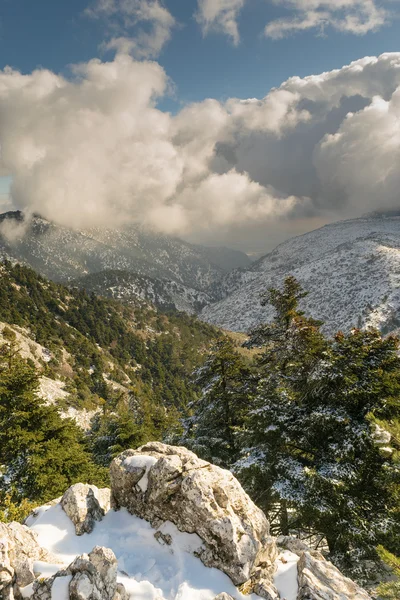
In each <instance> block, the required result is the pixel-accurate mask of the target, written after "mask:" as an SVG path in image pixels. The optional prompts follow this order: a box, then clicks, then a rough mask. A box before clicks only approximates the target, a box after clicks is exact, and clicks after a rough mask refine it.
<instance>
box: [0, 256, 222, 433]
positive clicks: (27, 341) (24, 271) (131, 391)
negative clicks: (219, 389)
mask: <svg viewBox="0 0 400 600" xmlns="http://www.w3.org/2000/svg"><path fill="white" fill-rule="evenodd" d="M216 335H217V331H216V330H215V329H214V328H212V327H210V326H209V325H207V324H206V323H203V322H201V321H198V320H197V319H196V318H194V317H190V316H188V315H185V314H180V313H179V314H169V315H165V314H162V313H159V312H158V311H157V310H155V309H154V308H153V307H151V306H149V305H146V304H145V303H144V302H137V303H136V305H131V306H127V305H123V304H121V303H120V302H115V301H113V300H110V299H106V298H98V297H96V296H95V295H93V294H91V295H88V294H87V293H86V292H85V291H84V290H80V289H77V288H68V287H65V286H63V285H61V284H57V283H53V282H50V281H48V280H47V279H44V278H43V277H41V276H40V275H38V274H37V273H35V272H34V271H33V270H32V269H30V268H28V267H25V266H21V265H19V264H16V265H14V266H13V265H11V263H9V262H5V263H3V264H2V265H1V266H0V350H1V352H3V350H4V348H5V347H9V348H10V351H11V354H13V353H14V352H15V351H19V354H20V355H21V356H22V357H23V358H24V359H25V360H28V362H29V363H30V364H31V365H32V366H34V367H35V368H36V369H37V370H38V373H39V375H40V388H39V393H40V395H41V396H42V397H43V398H44V399H45V400H46V401H47V402H48V403H49V404H56V405H57V406H58V407H59V408H60V410H61V411H62V413H63V414H65V415H66V416H72V417H74V418H76V420H78V422H79V423H80V424H81V425H82V426H83V427H84V428H88V426H89V420H90V416H93V414H94V412H96V411H99V410H100V409H102V410H104V409H105V408H109V409H112V410H116V409H117V407H118V406H126V405H129V406H130V405H131V404H132V403H133V405H134V410H135V413H139V412H140V410H142V409H143V410H147V408H146V407H148V406H150V407H151V410H155V409H157V407H159V408H160V410H161V411H162V414H163V415H164V417H167V416H168V412H169V411H171V413H174V412H176V410H177V409H178V407H179V408H182V407H184V406H186V404H187V403H188V402H189V401H191V400H193V397H194V396H193V394H194V390H193V386H192V384H191V382H190V378H191V373H192V371H193V370H194V369H195V368H196V367H198V366H199V364H201V362H202V360H203V358H202V357H203V354H204V352H205V349H207V347H208V345H209V343H210V342H211V341H212V340H213V339H214V338H215V337H216ZM132 410H133V409H132Z"/></svg>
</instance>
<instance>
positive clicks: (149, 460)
mask: <svg viewBox="0 0 400 600" xmlns="http://www.w3.org/2000/svg"><path fill="white" fill-rule="evenodd" d="M156 462H157V459H156V458H154V456H147V455H146V454H142V455H140V456H129V457H128V458H125V460H124V466H125V467H134V468H139V469H144V468H145V469H146V470H145V472H144V475H143V477H142V478H141V479H140V481H138V483H137V485H138V486H139V487H140V489H141V490H142V492H146V491H147V486H148V485H149V470H150V468H151V467H152V466H153V465H154V464H155V463H156Z"/></svg>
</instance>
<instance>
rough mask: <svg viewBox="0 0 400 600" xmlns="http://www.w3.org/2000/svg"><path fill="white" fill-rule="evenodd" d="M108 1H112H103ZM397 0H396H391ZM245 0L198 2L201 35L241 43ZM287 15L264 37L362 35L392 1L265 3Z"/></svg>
mask: <svg viewBox="0 0 400 600" xmlns="http://www.w3.org/2000/svg"><path fill="white" fill-rule="evenodd" d="M103 1H104V2H109V1H111V0H103ZM394 1H396V0H394ZM246 2H247V0H198V10H197V15H196V16H197V21H198V22H199V23H200V25H201V27H202V29H203V32H204V34H207V33H209V31H217V32H220V33H223V34H226V35H228V36H229V37H230V38H231V39H232V41H233V43H234V44H235V45H237V44H238V43H239V41H240V35H239V25H238V19H239V16H240V12H241V10H242V9H243V7H244V5H245V3H246ZM266 2H269V3H270V4H275V5H278V6H280V7H282V8H283V9H286V10H287V11H288V12H289V16H284V17H282V18H279V19H274V20H272V21H270V22H269V23H267V25H266V26H265V30H264V31H265V35H267V36H268V37H271V38H274V39H280V38H283V37H285V36H287V35H290V34H292V33H295V32H299V31H306V30H310V29H316V30H317V31H319V32H320V33H324V31H325V30H326V29H327V28H328V27H332V28H334V29H336V30H337V31H342V32H346V33H352V34H355V35H364V34H366V33H368V32H370V31H375V30H377V29H379V28H380V27H382V26H383V25H385V24H386V23H388V21H389V20H390V17H391V11H390V9H389V7H390V4H391V3H392V2H393V0H266Z"/></svg>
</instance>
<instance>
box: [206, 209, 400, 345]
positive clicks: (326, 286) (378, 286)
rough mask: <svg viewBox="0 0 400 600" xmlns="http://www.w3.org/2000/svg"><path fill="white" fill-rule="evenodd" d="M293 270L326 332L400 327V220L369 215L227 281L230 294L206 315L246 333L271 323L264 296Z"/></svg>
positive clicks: (285, 246)
mask: <svg viewBox="0 0 400 600" xmlns="http://www.w3.org/2000/svg"><path fill="white" fill-rule="evenodd" d="M287 275H294V276H295V277H296V279H298V281H300V283H301V284H302V286H303V287H304V289H305V290H307V291H308V292H309V295H308V296H307V298H305V299H304V300H303V301H302V309H303V310H305V312H306V313H307V314H309V315H311V316H313V317H315V318H319V319H322V320H323V321H324V322H325V325H324V331H325V332H326V333H329V334H333V333H334V332H336V331H338V330H339V329H343V330H348V329H350V328H351V327H353V326H362V327H366V326H369V325H373V326H376V327H378V328H379V329H380V330H381V331H382V332H384V333H386V332H388V331H392V330H395V329H397V328H398V327H399V324H400V218H399V217H396V216H393V217H385V216H377V215H371V216H370V217H365V218H361V219H353V220H348V221H341V222H338V223H334V224H332V225H326V226H325V227H322V228H321V229H317V230H315V231H311V232H310V233H307V234H305V235H302V236H299V237H296V238H293V239H290V240H288V241H286V242H284V243H282V244H280V245H279V246H278V247H277V248H276V249H275V250H273V251H272V252H270V253H269V254H267V255H266V256H264V257H262V258H261V259H260V260H258V261H257V262H256V263H254V265H252V266H251V267H250V268H249V269H241V270H237V271H234V272H233V273H231V274H228V275H227V276H226V277H225V278H223V279H222V282H221V284H220V285H221V288H222V291H223V293H225V295H226V296H227V297H226V298H225V299H223V300H221V301H219V302H217V303H215V304H213V305H211V306H207V307H206V308H205V309H204V310H203V311H202V315H201V316H202V318H203V319H204V320H205V321H207V322H210V323H214V324H215V325H218V326H220V327H223V328H225V329H232V330H235V331H247V330H248V329H249V328H250V327H252V326H253V325H255V324H256V323H259V322H261V321H263V320H270V319H271V317H272V309H271V307H269V306H265V307H261V306H260V295H261V293H262V292H264V291H265V290H266V289H267V288H269V287H275V286H280V285H281V283H282V281H283V279H284V278H285V277H286V276H287Z"/></svg>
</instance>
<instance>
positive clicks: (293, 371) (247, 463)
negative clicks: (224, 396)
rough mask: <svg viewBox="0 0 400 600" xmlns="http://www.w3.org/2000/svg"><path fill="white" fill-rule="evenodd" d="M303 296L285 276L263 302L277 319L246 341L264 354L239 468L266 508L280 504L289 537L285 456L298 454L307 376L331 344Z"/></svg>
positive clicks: (281, 523)
mask: <svg viewBox="0 0 400 600" xmlns="http://www.w3.org/2000/svg"><path fill="white" fill-rule="evenodd" d="M305 295H306V293H305V292H304V291H303V290H302V289H301V286H300V284H299V283H298V282H297V281H296V279H295V278H294V277H288V278H286V279H285V282H284V286H283V289H282V290H278V289H270V290H269V291H268V292H267V293H266V294H264V296H263V298H262V304H267V303H268V302H269V303H270V304H272V306H273V307H274V309H275V318H274V320H273V321H272V322H271V323H264V324H261V325H259V326H257V327H255V328H254V329H253V330H252V331H250V334H249V341H248V343H247V345H248V346H250V347H258V348H261V349H262V352H261V354H260V355H259V357H258V360H257V363H258V374H259V375H258V377H259V381H258V388H257V392H256V394H255V396H254V400H253V403H252V407H251V410H250V412H249V414H248V418H247V424H246V430H245V434H244V436H243V437H244V440H243V442H244V446H245V450H244V453H243V458H242V460H241V461H240V462H239V463H238V465H237V469H238V473H239V474H240V477H241V479H242V480H243V481H244V483H245V485H246V487H247V488H248V490H249V491H250V492H251V493H252V496H253V498H254V499H255V500H256V501H257V502H258V503H259V504H260V505H261V506H262V507H263V508H264V509H265V510H266V511H267V512H271V511H272V509H275V507H276V504H277V502H278V503H279V504H280V518H279V521H280V532H281V533H283V534H285V535H287V534H288V533H289V520H288V503H290V502H291V501H292V500H293V498H292V497H291V495H288V494H286V493H283V490H281V489H279V488H280V486H281V483H280V471H281V463H282V458H283V457H284V458H285V460H286V459H288V458H289V457H291V456H292V455H296V453H297V452H298V450H297V440H296V434H295V435H293V432H292V431H291V429H292V427H293V425H295V426H297V425H301V420H299V419H300V415H299V414H298V411H299V409H300V405H301V399H302V397H303V395H304V393H305V391H306V388H307V382H308V378H309V374H310V373H311V372H313V370H314V368H315V365H316V364H317V363H318V361H319V360H320V357H321V356H323V355H324V352H325V351H326V347H327V342H326V341H325V340H324V338H323V336H322V334H321V333H320V331H319V328H320V322H319V321H315V320H314V319H311V318H306V317H305V316H304V315H303V313H302V312H301V311H300V310H299V307H298V304H299V301H300V300H301V299H302V298H303V297H304V296H305ZM274 482H275V485H273V484H274ZM281 492H282V493H281Z"/></svg>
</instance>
